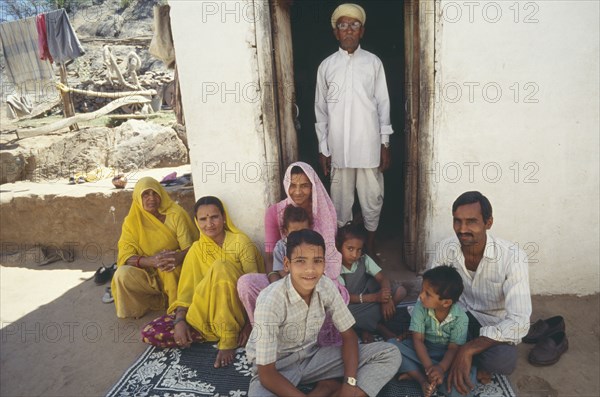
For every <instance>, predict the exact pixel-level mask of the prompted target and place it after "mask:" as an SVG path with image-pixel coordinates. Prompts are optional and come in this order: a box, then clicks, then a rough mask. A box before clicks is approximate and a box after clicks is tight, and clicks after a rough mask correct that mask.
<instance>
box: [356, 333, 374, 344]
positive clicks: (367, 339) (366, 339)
mask: <svg viewBox="0 0 600 397" xmlns="http://www.w3.org/2000/svg"><path fill="white" fill-rule="evenodd" d="M360 339H362V341H363V343H365V344H366V343H373V342H375V338H374V337H373V334H371V333H370V332H369V331H363V332H361V334H360Z"/></svg>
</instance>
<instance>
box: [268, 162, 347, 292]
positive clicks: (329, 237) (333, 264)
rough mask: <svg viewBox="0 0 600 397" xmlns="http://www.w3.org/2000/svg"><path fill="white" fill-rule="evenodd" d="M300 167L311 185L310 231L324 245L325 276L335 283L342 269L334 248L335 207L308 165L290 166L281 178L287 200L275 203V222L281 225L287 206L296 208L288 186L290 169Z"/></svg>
mask: <svg viewBox="0 0 600 397" xmlns="http://www.w3.org/2000/svg"><path fill="white" fill-rule="evenodd" d="M294 167H300V168H302V171H304V174H306V176H307V177H308V179H309V180H310V183H311V184H312V194H311V195H312V223H313V227H312V229H313V230H314V231H316V232H319V233H320V234H321V236H323V239H324V240H325V245H326V250H327V252H326V254H325V255H326V258H325V262H326V264H325V275H327V277H329V278H331V279H332V280H334V281H337V278H338V276H339V275H340V272H341V269H342V254H340V253H339V252H338V250H337V249H336V248H335V235H336V233H337V215H336V213H335V207H334V206H333V202H332V201H331V198H329V195H328V194H327V190H326V189H325V186H323V183H322V182H321V180H320V179H319V176H318V175H317V173H316V172H315V170H314V169H313V168H312V167H311V166H310V165H308V164H306V163H303V162H301V161H298V162H296V163H292V164H290V166H289V167H288V168H287V170H286V171H285V176H284V177H283V187H284V189H285V194H286V195H287V198H286V199H285V200H281V201H280V202H279V203H277V222H278V223H279V226H280V228H281V226H282V225H283V212H284V210H285V207H287V206H288V205H290V204H291V205H293V206H295V207H296V206H297V205H296V203H294V200H292V198H291V197H290V193H289V190H290V184H291V183H292V168H294Z"/></svg>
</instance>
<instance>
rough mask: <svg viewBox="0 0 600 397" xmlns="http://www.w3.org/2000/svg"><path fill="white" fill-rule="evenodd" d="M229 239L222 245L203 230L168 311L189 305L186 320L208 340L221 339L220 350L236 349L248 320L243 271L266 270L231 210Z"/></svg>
mask: <svg viewBox="0 0 600 397" xmlns="http://www.w3.org/2000/svg"><path fill="white" fill-rule="evenodd" d="M224 221H225V225H224V228H225V240H224V241H223V246H222V247H219V245H217V244H216V243H215V242H214V241H213V240H212V239H211V238H210V237H207V236H205V235H203V234H200V239H199V240H198V241H196V242H195V243H194V244H193V245H192V248H190V250H189V251H188V253H187V255H186V257H185V261H184V262H183V269H182V272H181V278H180V280H179V289H178V292H177V300H176V301H175V302H174V303H172V304H171V306H170V307H169V310H168V311H167V312H168V313H171V312H174V311H175V309H177V307H179V306H180V307H187V308H188V312H187V315H186V321H187V323H188V324H189V325H191V326H192V327H194V329H196V330H197V331H198V332H200V333H201V334H202V336H203V337H204V339H206V340H207V341H219V343H218V348H219V350H226V349H235V348H236V347H237V339H238V335H239V333H240V331H241V329H242V328H243V326H244V323H245V321H246V319H245V314H244V307H243V306H242V303H241V302H240V299H239V297H238V293H237V287H236V285H237V280H238V278H240V276H242V275H243V274H247V273H257V272H264V263H263V259H262V256H261V255H260V253H259V251H258V250H257V249H256V246H255V245H254V244H253V243H252V241H251V240H250V239H249V238H248V237H247V236H246V235H245V234H244V233H243V232H241V231H240V230H238V229H237V228H236V227H235V225H234V224H233V222H232V221H231V219H230V218H229V216H228V215H227V210H225V214H224Z"/></svg>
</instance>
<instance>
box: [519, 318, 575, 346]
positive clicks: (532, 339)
mask: <svg viewBox="0 0 600 397" xmlns="http://www.w3.org/2000/svg"><path fill="white" fill-rule="evenodd" d="M558 331H563V332H564V331H565V319H564V318H563V317H562V316H554V317H550V318H549V319H546V320H538V321H536V322H535V323H534V324H533V325H532V326H531V328H529V332H528V333H527V335H525V337H524V338H523V343H538V342H540V341H541V340H542V339H544V338H545V337H546V336H548V335H550V334H553V333H555V332H558Z"/></svg>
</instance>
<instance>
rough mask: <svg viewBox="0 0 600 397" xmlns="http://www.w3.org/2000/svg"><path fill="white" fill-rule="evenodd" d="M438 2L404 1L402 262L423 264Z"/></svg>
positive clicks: (413, 266) (419, 266) (420, 266)
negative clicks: (404, 115) (403, 203)
mask: <svg viewBox="0 0 600 397" xmlns="http://www.w3.org/2000/svg"><path fill="white" fill-rule="evenodd" d="M439 5H440V0H435V1H420V0H406V1H405V2H404V43H405V62H406V63H405V65H406V67H405V82H406V89H405V100H406V118H405V120H406V124H405V131H406V153H405V156H406V157H405V159H406V162H405V167H404V173H405V181H406V182H405V201H404V202H405V208H404V247H403V248H404V249H403V252H404V258H403V259H404V263H406V265H407V266H408V268H409V269H411V270H413V271H416V272H420V271H422V270H423V269H424V268H425V266H426V264H427V263H426V260H427V258H426V241H427V237H428V233H429V232H428V231H427V230H426V227H427V225H426V220H427V219H426V218H427V216H428V215H429V214H430V212H429V208H430V203H431V196H430V189H429V186H430V185H429V182H430V181H429V174H428V173H427V172H425V170H427V169H428V167H429V164H430V159H431V151H432V136H433V133H432V131H433V121H434V119H433V117H434V110H435V109H434V105H435V102H434V100H433V95H431V94H432V93H433V92H434V87H435V33H436V28H437V25H436V21H438V20H439V18H438V16H437V13H438V10H439V9H440V7H439Z"/></svg>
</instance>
